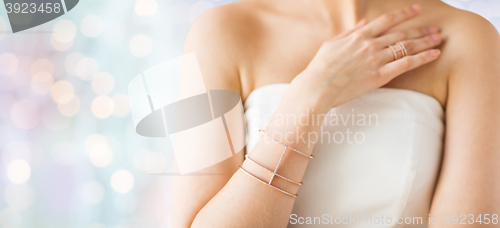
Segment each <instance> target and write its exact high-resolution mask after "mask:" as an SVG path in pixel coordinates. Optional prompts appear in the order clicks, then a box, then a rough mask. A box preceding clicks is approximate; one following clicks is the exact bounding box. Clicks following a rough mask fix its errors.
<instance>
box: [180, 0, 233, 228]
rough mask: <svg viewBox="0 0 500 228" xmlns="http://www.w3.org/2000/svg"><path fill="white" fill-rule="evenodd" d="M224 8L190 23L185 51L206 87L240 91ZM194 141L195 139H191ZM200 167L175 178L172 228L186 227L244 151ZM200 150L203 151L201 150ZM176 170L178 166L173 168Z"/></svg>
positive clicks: (225, 179) (225, 181) (229, 24)
mask: <svg viewBox="0 0 500 228" xmlns="http://www.w3.org/2000/svg"><path fill="white" fill-rule="evenodd" d="M226 8H227V7H222V8H221V7H217V8H214V9H211V10H208V11H206V12H204V13H203V14H202V15H200V16H199V17H198V18H197V19H196V21H195V22H194V23H193V25H192V26H191V29H190V31H189V33H188V36H187V38H186V42H185V45H184V53H185V54H189V53H193V52H194V53H195V55H196V57H197V60H198V64H199V66H200V71H201V73H202V76H203V80H204V83H205V87H206V89H207V90H232V91H235V92H238V93H240V90H241V85H240V80H239V72H238V64H239V62H238V61H239V59H240V55H241V54H240V53H238V50H237V49H236V47H237V44H236V42H238V41H237V40H235V36H236V34H235V33H234V31H231V28H232V25H231V23H234V21H231V20H228V17H231V15H228V14H229V13H231V12H230V11H229V9H226ZM193 143H196V142H193ZM235 152H236V154H235V155H234V156H232V157H231V158H229V159H227V160H225V161H222V162H220V163H218V164H216V165H213V166H210V167H208V168H205V169H203V170H200V171H197V172H195V173H191V174H189V175H182V176H176V177H174V193H173V194H174V197H173V198H174V199H173V204H174V211H173V212H174V214H173V222H174V227H189V226H190V225H191V223H192V221H193V220H194V218H195V216H196V215H197V213H198V212H199V211H200V210H201V209H202V208H203V207H204V206H205V205H206V204H207V203H208V201H210V200H211V199H212V197H213V196H215V195H216V194H217V193H218V192H219V191H220V190H221V189H222V188H223V187H224V185H225V184H226V183H227V182H228V181H229V179H230V178H231V176H232V175H233V174H234V173H235V172H236V171H237V169H238V167H239V166H240V165H241V163H242V162H243V153H241V151H240V152H238V151H235ZM200 153H203V151H200ZM176 169H177V168H176Z"/></svg>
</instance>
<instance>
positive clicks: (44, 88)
mask: <svg viewBox="0 0 500 228" xmlns="http://www.w3.org/2000/svg"><path fill="white" fill-rule="evenodd" d="M53 83H54V78H52V75H51V74H50V73H48V72H44V71H39V72H36V73H35V74H34V75H33V77H32V78H31V89H32V90H33V92H35V93H37V94H40V95H44V94H47V93H49V92H50V91H51V89H52V84H53Z"/></svg>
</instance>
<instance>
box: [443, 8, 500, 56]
mask: <svg viewBox="0 0 500 228" xmlns="http://www.w3.org/2000/svg"><path fill="white" fill-rule="evenodd" d="M442 4H444V3H442ZM440 14H441V15H442V16H441V17H442V21H443V23H442V27H443V31H444V33H445V34H444V35H445V36H446V48H447V50H446V51H448V52H450V53H452V55H450V56H451V58H450V60H451V61H452V62H454V63H455V64H454V65H455V66H459V65H458V64H456V63H459V62H461V63H464V64H474V63H475V61H479V60H481V61H489V59H487V58H488V57H489V56H491V52H492V50H500V34H499V33H498V30H497V29H496V28H495V26H493V24H491V23H490V22H489V21H488V20H486V19H485V18H484V17H482V16H480V15H478V14H475V13H473V12H470V11H466V10H461V9H457V8H454V7H451V6H448V5H446V6H443V10H442V12H441V13H440ZM497 53H498V51H497ZM497 61H498V59H497Z"/></svg>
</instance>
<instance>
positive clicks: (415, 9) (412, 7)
mask: <svg viewBox="0 0 500 228" xmlns="http://www.w3.org/2000/svg"><path fill="white" fill-rule="evenodd" d="M411 9H412V10H413V12H415V13H418V12H420V9H422V7H421V6H420V5H419V4H415V5H412V6H411Z"/></svg>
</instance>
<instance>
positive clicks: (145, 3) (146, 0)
mask: <svg viewBox="0 0 500 228" xmlns="http://www.w3.org/2000/svg"><path fill="white" fill-rule="evenodd" d="M134 10H135V13H136V14H137V15H138V16H153V15H155V14H156V11H158V3H157V2H156V0H136V2H135V7H134Z"/></svg>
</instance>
